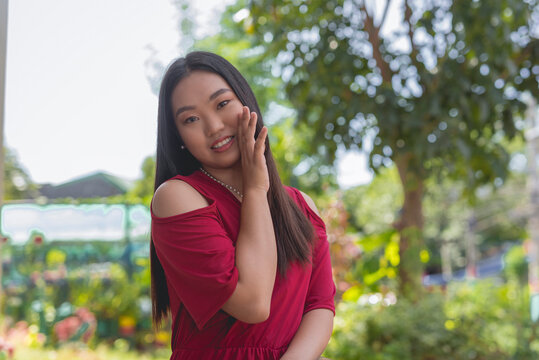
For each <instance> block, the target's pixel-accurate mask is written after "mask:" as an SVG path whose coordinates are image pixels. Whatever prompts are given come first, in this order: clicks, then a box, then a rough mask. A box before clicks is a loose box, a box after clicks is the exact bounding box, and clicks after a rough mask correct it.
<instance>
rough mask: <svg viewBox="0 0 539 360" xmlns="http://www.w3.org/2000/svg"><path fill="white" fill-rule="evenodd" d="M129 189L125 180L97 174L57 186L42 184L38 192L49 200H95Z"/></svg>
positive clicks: (102, 173)
mask: <svg viewBox="0 0 539 360" xmlns="http://www.w3.org/2000/svg"><path fill="white" fill-rule="evenodd" d="M130 187H131V183H130V182H129V181H127V180H125V179H122V178H119V177H117V176H114V175H111V174H108V173H105V172H97V173H92V174H89V175H85V176H82V177H79V178H76V179H73V180H71V181H68V182H65V183H62V184H58V185H51V184H43V185H42V186H41V188H40V190H39V192H40V194H41V195H42V196H45V197H47V198H49V199H58V198H69V197H71V198H95V197H107V196H114V195H122V194H125V193H126V192H127V190H128V189H129V188H130Z"/></svg>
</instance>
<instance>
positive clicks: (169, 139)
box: [150, 51, 314, 326]
mask: <svg viewBox="0 0 539 360" xmlns="http://www.w3.org/2000/svg"><path fill="white" fill-rule="evenodd" d="M195 70H202V71H208V72H211V73H214V74H217V75H219V76H221V77H222V78H223V79H224V80H225V81H226V82H227V83H228V85H229V86H230V88H231V89H232V90H233V91H234V92H235V93H236V96H237V97H238V99H239V100H240V101H241V103H242V104H243V105H246V106H248V107H249V109H250V111H255V112H256V113H257V115H258V120H257V123H256V130H255V138H256V137H257V136H258V134H259V132H260V130H261V129H262V127H263V126H264V123H263V122H262V114H261V113H260V108H259V106H258V103H257V101H256V98H255V95H254V94H253V91H252V90H251V87H250V86H249V84H248V83H247V81H246V80H245V78H244V77H243V76H242V75H241V74H240V72H239V71H238V70H237V69H236V68H235V67H234V66H233V65H232V64H230V63H229V62H228V61H227V60H225V59H224V58H222V57H221V56H219V55H216V54H212V53H209V52H203V51H196V52H192V53H190V54H188V55H187V56H186V57H185V58H180V59H177V60H175V61H174V62H173V63H172V64H171V65H170V66H169V67H168V70H167V72H166V73H165V76H164V77H163V80H162V82H161V89H160V91H159V110H158V115H157V122H158V123H157V154H156V169H155V188H154V191H155V190H156V189H157V188H158V187H159V186H160V185H161V184H162V183H163V182H165V181H166V180H168V179H170V178H171V177H173V176H175V175H178V174H180V175H189V174H191V173H193V172H194V171H195V170H197V169H198V168H199V167H200V163H199V161H198V160H197V159H195V158H194V157H193V156H192V155H191V154H190V153H189V151H187V149H185V150H183V151H180V147H181V146H182V145H183V141H182V139H181V137H180V135H179V133H178V130H177V128H176V125H175V123H174V116H173V113H172V105H171V95H172V92H173V91H174V89H175V88H176V86H177V85H178V83H179V82H180V81H181V80H182V79H183V78H185V77H186V76H188V75H189V74H191V72H193V71H195ZM265 145H266V149H265V153H264V156H265V158H266V165H267V168H268V174H269V182H270V187H269V191H268V203H269V207H270V211H271V217H272V220H273V228H274V231H275V238H276V239H277V259H278V260H277V268H278V271H279V274H281V275H282V276H284V275H285V274H286V269H287V267H288V265H289V264H290V263H292V262H299V263H306V262H308V261H310V254H311V245H312V242H313V238H314V230H313V227H312V224H311V223H310V221H309V220H308V219H307V217H306V216H305V215H304V214H303V212H302V211H301V210H300V209H299V208H298V206H297V205H296V203H295V202H294V200H292V198H291V197H290V196H289V195H288V193H287V191H286V189H285V188H284V187H283V184H282V183H281V179H280V178H279V173H278V172H277V167H276V164H275V160H274V159H273V156H272V154H271V150H270V146H269V141H268V139H266V143H265ZM150 259H151V278H152V282H151V297H152V317H153V321H154V324H155V325H156V326H158V325H159V324H160V323H161V320H162V319H163V318H164V317H166V316H167V314H168V311H169V309H170V303H169V296H168V288H167V282H166V278H165V272H164V270H163V267H162V265H161V263H160V262H159V259H158V257H157V254H156V252H155V247H154V244H153V240H152V241H151V242H150Z"/></svg>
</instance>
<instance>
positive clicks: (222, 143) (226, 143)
mask: <svg viewBox="0 0 539 360" xmlns="http://www.w3.org/2000/svg"><path fill="white" fill-rule="evenodd" d="M232 140H234V136H227V137H224V138H221V139H219V140H217V141H216V142H214V143H213V145H212V146H211V148H212V149H213V150H215V151H218V152H220V151H225V150H227V149H228V148H229V147H230V146H231V145H232Z"/></svg>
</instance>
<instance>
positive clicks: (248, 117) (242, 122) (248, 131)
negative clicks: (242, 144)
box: [238, 106, 258, 142]
mask: <svg viewBox="0 0 539 360" xmlns="http://www.w3.org/2000/svg"><path fill="white" fill-rule="evenodd" d="M257 121H258V115H257V113H256V112H254V111H253V112H250V111H249V108H248V107H247V106H244V107H243V108H242V112H241V114H240V115H239V117H238V137H239V138H241V139H242V140H243V141H246V142H247V141H249V140H253V139H254V136H255V131H256V122H257Z"/></svg>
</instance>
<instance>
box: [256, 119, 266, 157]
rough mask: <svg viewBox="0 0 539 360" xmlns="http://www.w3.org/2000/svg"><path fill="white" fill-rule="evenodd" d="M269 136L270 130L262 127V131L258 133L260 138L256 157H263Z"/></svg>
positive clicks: (257, 143) (257, 140)
mask: <svg viewBox="0 0 539 360" xmlns="http://www.w3.org/2000/svg"><path fill="white" fill-rule="evenodd" d="M267 136H268V128H267V127H265V126H264V127H262V130H260V132H259V133H258V138H257V139H256V142H255V150H254V152H255V155H263V154H264V151H265V150H266V137H267Z"/></svg>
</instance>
